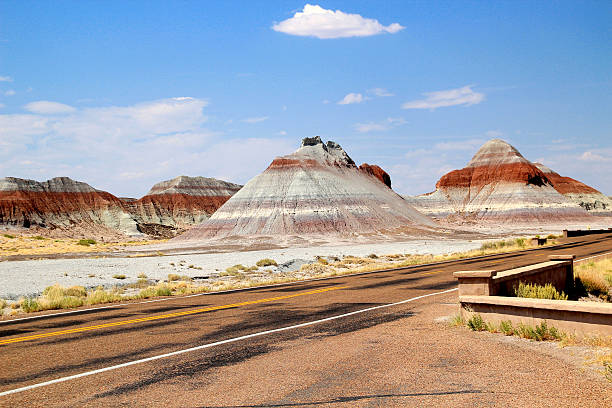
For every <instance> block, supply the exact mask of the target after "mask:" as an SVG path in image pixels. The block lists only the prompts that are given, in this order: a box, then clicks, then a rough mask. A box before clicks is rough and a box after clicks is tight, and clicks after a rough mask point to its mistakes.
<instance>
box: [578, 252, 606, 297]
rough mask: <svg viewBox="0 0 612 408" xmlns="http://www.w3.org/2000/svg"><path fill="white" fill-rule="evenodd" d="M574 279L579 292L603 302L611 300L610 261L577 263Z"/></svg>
mask: <svg viewBox="0 0 612 408" xmlns="http://www.w3.org/2000/svg"><path fill="white" fill-rule="evenodd" d="M574 277H575V280H576V287H577V288H579V290H580V289H582V290H583V291H584V292H586V293H588V294H590V295H593V296H596V297H599V298H601V299H603V300H607V301H610V300H612V296H611V295H610V290H611V289H612V259H610V258H606V259H601V260H598V261H589V262H581V263H578V264H576V265H575V266H574Z"/></svg>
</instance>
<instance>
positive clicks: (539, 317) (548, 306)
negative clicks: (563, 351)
mask: <svg viewBox="0 0 612 408" xmlns="http://www.w3.org/2000/svg"><path fill="white" fill-rule="evenodd" d="M459 300H460V301H461V315H462V316H463V318H464V319H466V320H468V319H470V318H471V317H472V316H473V315H474V314H479V315H481V316H482V318H483V319H484V320H485V321H486V322H490V323H496V324H499V323H500V322H502V321H511V322H512V323H513V325H514V326H515V327H516V325H517V324H519V323H522V324H526V325H530V326H533V327H535V326H537V325H539V324H540V323H541V322H542V321H544V320H546V323H547V324H548V325H549V326H553V327H555V328H557V329H559V330H562V331H564V332H566V333H571V334H576V335H578V336H586V335H601V336H612V303H599V302H578V301H574V300H547V299H530V298H519V297H505V296H461V297H460V298H459Z"/></svg>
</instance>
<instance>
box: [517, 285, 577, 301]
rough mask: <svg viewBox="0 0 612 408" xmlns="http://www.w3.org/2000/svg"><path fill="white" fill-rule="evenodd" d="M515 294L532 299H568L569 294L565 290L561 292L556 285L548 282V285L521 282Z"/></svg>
mask: <svg viewBox="0 0 612 408" xmlns="http://www.w3.org/2000/svg"><path fill="white" fill-rule="evenodd" d="M515 295H516V296H518V297H524V298H532V299H553V300H567V295H566V294H565V293H564V292H561V293H559V292H558V291H557V289H555V287H554V286H553V285H552V284H550V283H547V284H546V285H544V286H542V285H537V284H531V283H524V282H519V286H518V288H516V290H515Z"/></svg>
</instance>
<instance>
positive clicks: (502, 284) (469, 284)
mask: <svg viewBox="0 0 612 408" xmlns="http://www.w3.org/2000/svg"><path fill="white" fill-rule="evenodd" d="M574 258H575V256H574V255H551V256H549V257H548V259H549V261H548V262H542V263H538V264H535V265H529V266H524V267H521V268H515V269H508V270H505V271H496V270H482V271H461V272H455V273H454V274H453V275H454V276H455V277H456V278H457V279H458V280H459V296H469V295H476V296H495V295H501V296H513V295H514V293H515V291H516V288H518V286H519V282H525V283H534V284H538V285H545V284H547V283H551V284H552V285H553V286H554V287H555V288H556V289H557V290H558V291H559V292H561V291H564V292H566V293H567V292H569V291H570V290H571V289H572V288H573V285H574Z"/></svg>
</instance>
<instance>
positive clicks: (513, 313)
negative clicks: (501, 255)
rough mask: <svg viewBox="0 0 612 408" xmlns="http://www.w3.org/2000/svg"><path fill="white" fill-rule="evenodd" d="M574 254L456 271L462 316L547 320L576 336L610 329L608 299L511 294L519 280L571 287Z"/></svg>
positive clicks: (533, 321)
mask: <svg viewBox="0 0 612 408" xmlns="http://www.w3.org/2000/svg"><path fill="white" fill-rule="evenodd" d="M574 258H575V256H574V255H552V256H549V261H548V262H542V263H539V264H535V265H529V266H525V267H521V268H515V269H508V270H505V271H495V270H482V271H462V272H455V273H454V274H453V275H454V276H455V277H456V278H457V279H458V280H459V302H460V303H461V314H462V316H463V318H464V319H466V320H467V319H470V318H471V317H472V316H473V315H474V314H480V315H481V316H482V318H483V319H484V320H485V321H487V322H491V323H497V324H499V323H500V322H501V321H508V320H509V321H511V322H512V323H513V324H515V325H516V324H519V323H522V324H527V325H530V326H536V325H538V324H540V323H541V322H542V321H544V320H546V321H547V323H549V324H550V325H551V326H554V327H556V328H557V329H559V330H563V331H565V332H570V333H575V334H577V335H580V336H584V335H591V334H594V335H604V336H609V335H612V303H599V302H578V301H572V300H547V299H531V298H519V297H512V296H513V295H514V293H515V289H516V287H518V284H519V282H529V283H535V284H539V285H545V284H547V283H550V284H552V285H553V286H554V287H555V288H556V289H557V290H558V291H565V292H566V293H567V292H569V291H570V290H571V289H572V288H573V284H574V268H573V264H574ZM500 295H501V296H500Z"/></svg>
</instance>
